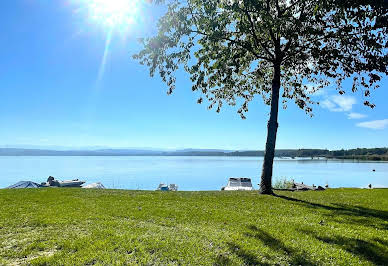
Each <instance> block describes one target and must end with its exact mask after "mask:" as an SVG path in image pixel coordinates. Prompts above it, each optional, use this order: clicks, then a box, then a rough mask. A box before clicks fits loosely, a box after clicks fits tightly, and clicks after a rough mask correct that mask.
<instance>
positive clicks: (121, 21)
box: [83, 0, 142, 30]
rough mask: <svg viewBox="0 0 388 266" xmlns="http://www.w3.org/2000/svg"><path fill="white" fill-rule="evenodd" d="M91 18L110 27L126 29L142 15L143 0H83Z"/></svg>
mask: <svg viewBox="0 0 388 266" xmlns="http://www.w3.org/2000/svg"><path fill="white" fill-rule="evenodd" d="M83 1H84V3H85V4H86V7H87V12H88V14H89V18H90V19H91V20H93V21H95V22H97V23H100V24H102V25H103V26H105V27H107V28H109V29H118V30H126V29H128V28H129V27H130V26H131V25H133V24H134V23H135V22H136V21H137V20H138V19H139V16H140V8H141V3H142V0H83Z"/></svg>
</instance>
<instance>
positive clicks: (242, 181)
mask: <svg viewBox="0 0 388 266" xmlns="http://www.w3.org/2000/svg"><path fill="white" fill-rule="evenodd" d="M221 190H253V186H252V181H251V179H250V178H248V177H231V178H229V181H228V185H227V186H226V187H222V188H221Z"/></svg>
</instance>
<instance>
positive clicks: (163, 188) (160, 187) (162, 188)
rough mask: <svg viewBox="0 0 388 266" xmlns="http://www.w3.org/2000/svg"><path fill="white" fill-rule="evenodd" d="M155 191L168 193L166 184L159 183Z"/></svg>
mask: <svg viewBox="0 0 388 266" xmlns="http://www.w3.org/2000/svg"><path fill="white" fill-rule="evenodd" d="M156 190H160V191H168V186H167V185H166V184H163V183H160V184H159V186H158V188H157V189H156Z"/></svg>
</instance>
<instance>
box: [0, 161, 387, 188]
mask: <svg viewBox="0 0 388 266" xmlns="http://www.w3.org/2000/svg"><path fill="white" fill-rule="evenodd" d="M262 162H263V158H262V157H207V156H187V157H186V156H171V157H169V156H0V188H4V187H7V186H9V185H11V184H14V183H16V182H18V181H22V180H26V181H34V182H37V183H41V182H44V181H46V179H47V177H48V176H49V175H52V176H54V177H56V178H57V179H59V180H65V179H74V178H79V179H82V180H85V181H86V182H87V183H91V182H101V183H102V184H103V185H105V186H106V187H108V188H116V189H145V190H154V189H156V187H157V186H158V184H159V183H161V182H163V183H175V184H178V186H179V190H219V189H220V188H221V187H222V186H224V185H226V183H227V180H228V178H229V177H250V178H252V180H253V183H254V187H255V188H258V186H257V184H258V183H259V178H260V172H261V168H262ZM373 169H374V170H375V171H373ZM273 176H274V179H279V178H284V177H286V178H288V179H291V178H292V179H294V180H295V181H296V182H302V181H303V182H304V183H305V184H310V185H312V184H315V185H322V186H324V185H325V184H329V186H330V187H366V186H367V185H368V184H372V185H373V186H374V187H388V163H385V162H370V161H353V160H326V159H314V160H311V159H306V158H304V159H303V158H297V159H290V158H289V159H280V158H277V159H275V162H274V173H273Z"/></svg>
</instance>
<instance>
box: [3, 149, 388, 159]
mask: <svg viewBox="0 0 388 266" xmlns="http://www.w3.org/2000/svg"><path fill="white" fill-rule="evenodd" d="M0 156H246V157H263V156H264V151H253V150H251V151H227V150H178V151H158V150H136V149H104V150H89V151H81V150H77V151H71V150H68V151H55V150H39V149H12V148H0ZM275 156H276V157H290V158H294V157H325V158H338V159H356V160H375V161H381V160H383V161H388V148H371V149H366V148H358V149H350V150H344V149H342V150H333V151H330V150H328V149H280V150H276V151H275Z"/></svg>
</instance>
